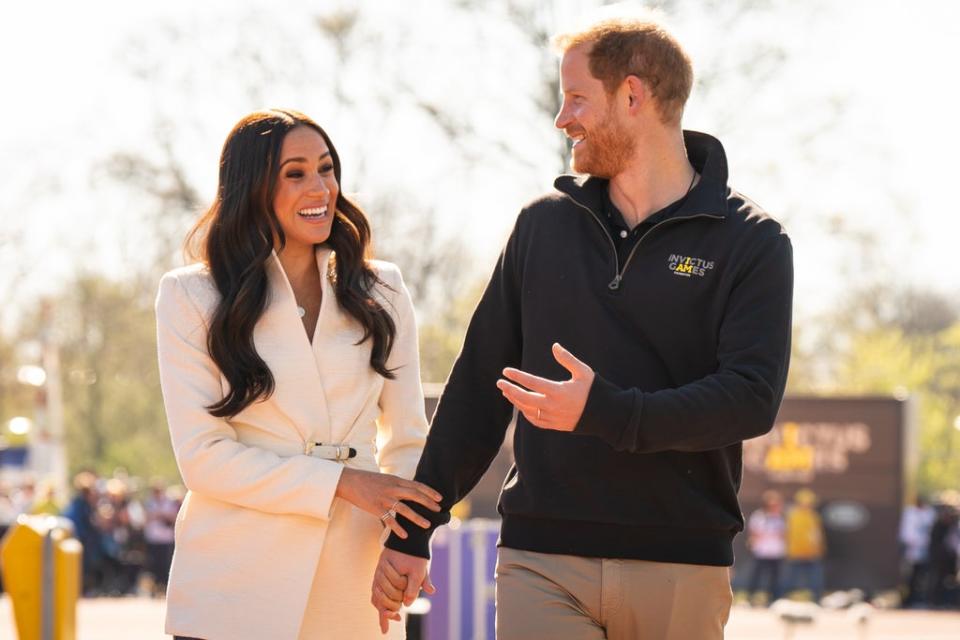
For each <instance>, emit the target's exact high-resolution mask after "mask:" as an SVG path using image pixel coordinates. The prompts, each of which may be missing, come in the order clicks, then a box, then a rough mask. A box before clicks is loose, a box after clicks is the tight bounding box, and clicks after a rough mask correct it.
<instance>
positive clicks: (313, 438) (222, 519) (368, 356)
mask: <svg viewBox="0 0 960 640" xmlns="http://www.w3.org/2000/svg"><path fill="white" fill-rule="evenodd" d="M369 242H370V228H369V225H368V223H367V220H366V218H365V217H364V214H363V212H362V211H361V210H360V209H359V208H358V207H357V206H356V205H355V204H353V203H352V202H351V201H350V200H349V199H347V198H346V197H345V196H343V195H342V194H341V193H340V159H339V157H338V156H337V152H336V149H334V146H333V144H332V143H331V141H330V138H329V137H328V136H327V134H326V133H325V132H324V131H323V129H321V128H320V127H319V126H318V125H317V124H316V123H314V122H313V121H311V120H310V119H309V118H307V117H306V116H304V115H303V114H300V113H296V112H293V111H281V110H270V111H262V112H256V113H252V114H250V115H248V116H247V117H245V118H243V119H242V120H241V121H240V122H239V123H237V125H236V126H235V127H234V128H233V130H232V131H231V132H230V134H229V136H228V137H227V140H226V142H225V143H224V147H223V152H222V155H221V159H220V181H219V186H218V189H217V197H216V201H215V202H214V204H213V206H212V207H211V208H210V209H209V210H208V211H207V212H206V214H205V215H203V216H202V217H201V219H200V221H199V222H198V223H197V225H196V226H195V227H194V229H193V231H192V232H191V234H190V236H188V249H189V248H190V247H193V249H194V250H193V251H192V255H194V256H195V257H198V258H200V262H199V263H198V264H194V265H192V266H188V267H184V268H181V269H176V270H174V271H171V272H170V273H168V274H166V275H165V276H164V277H163V279H162V281H161V283H160V293H159V296H158V298H157V325H158V348H159V359H160V378H161V384H162V387H163V396H164V403H165V405H166V410H167V419H168V421H169V425H170V434H171V438H172V441H173V447H174V452H175V454H176V458H177V464H178V465H179V468H180V472H181V475H182V476H183V480H184V483H185V484H186V485H187V487H188V489H190V492H189V493H188V494H187V496H186V498H185V500H184V503H183V507H182V508H181V510H180V514H179V516H178V519H177V523H176V551H175V553H174V558H173V566H172V569H171V573H170V579H169V587H168V593H167V623H166V630H167V632H168V633H172V634H174V635H175V636H180V637H192V638H203V639H204V640H220V639H230V640H238V639H243V638H250V639H254V638H255V639H257V640H261V639H263V638H275V639H279V640H282V639H291V640H292V639H294V638H351V639H353V638H380V637H382V636H381V635H380V631H379V626H378V618H377V612H376V611H375V610H374V609H373V607H371V606H370V604H369V593H370V591H369V589H370V582H371V579H372V577H373V571H374V569H375V567H376V562H377V558H378V556H379V552H380V539H381V538H382V537H384V536H385V535H386V531H385V528H389V529H391V530H393V531H395V532H396V533H397V535H400V536H405V535H406V534H405V532H404V531H403V529H402V528H401V527H400V525H399V524H398V523H397V520H396V515H397V514H401V515H403V516H406V517H407V518H409V519H411V521H412V522H414V523H415V524H417V525H419V526H423V527H426V526H427V525H428V523H427V521H426V520H424V519H423V518H422V517H420V516H418V515H417V514H415V513H414V512H413V511H412V509H410V508H409V507H407V506H406V505H405V504H403V503H402V502H400V501H401V500H412V501H414V502H417V503H419V504H422V505H424V506H426V507H428V508H430V509H433V510H439V506H438V501H439V499H440V496H439V495H437V494H436V492H434V491H433V490H432V489H430V488H429V487H427V486H425V485H422V484H419V483H414V482H412V481H409V480H405V479H403V478H409V477H411V476H412V475H413V471H414V468H415V466H416V463H417V460H418V459H419V456H420V451H421V448H422V446H423V442H424V438H425V436H426V431H427V422H426V417H425V415H424V406H423V395H422V391H421V387H420V371H419V362H418V359H417V339H416V336H417V331H416V326H415V322H414V315H413V307H412V305H411V302H410V297H409V294H408V293H407V290H406V288H405V287H404V284H403V281H402V279H401V277H400V273H399V272H398V271H397V268H396V267H395V266H393V265H391V264H388V263H385V262H378V261H373V260H368V259H367V250H368V246H369ZM400 634H401V637H402V632H400Z"/></svg>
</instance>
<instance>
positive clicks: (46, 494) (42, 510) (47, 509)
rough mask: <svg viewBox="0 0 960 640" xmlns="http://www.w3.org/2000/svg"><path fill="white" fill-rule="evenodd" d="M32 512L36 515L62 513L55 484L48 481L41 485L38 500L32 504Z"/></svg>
mask: <svg viewBox="0 0 960 640" xmlns="http://www.w3.org/2000/svg"><path fill="white" fill-rule="evenodd" d="M30 513H32V514H34V515H48V516H57V515H60V503H59V502H58V501H57V490H56V488H55V487H54V486H53V484H51V483H49V482H47V483H43V484H41V485H40V491H39V492H38V493H37V497H36V500H34V501H33V504H32V505H30Z"/></svg>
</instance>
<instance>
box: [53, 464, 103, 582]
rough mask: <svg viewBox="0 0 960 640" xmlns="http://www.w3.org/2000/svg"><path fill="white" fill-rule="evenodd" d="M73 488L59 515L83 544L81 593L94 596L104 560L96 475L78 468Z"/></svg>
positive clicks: (101, 580)
mask: <svg viewBox="0 0 960 640" xmlns="http://www.w3.org/2000/svg"><path fill="white" fill-rule="evenodd" d="M73 489H74V494H73V498H72V499H71V500H70V502H69V503H68V504H67V506H66V508H65V509H64V510H63V514H62V515H63V517H65V518H67V519H68V520H70V522H71V523H73V535H74V537H75V538H76V539H77V540H79V541H80V544H82V545H83V560H82V562H83V564H82V568H83V594H84V595H95V594H96V593H98V592H99V588H100V585H101V584H102V583H103V577H104V573H105V564H104V563H105V562H106V557H105V555H104V548H103V534H102V533H101V530H100V528H99V527H98V525H97V509H98V502H99V495H98V492H97V476H96V475H95V474H94V473H92V472H90V471H81V472H80V473H78V474H77V475H76V476H74V478H73Z"/></svg>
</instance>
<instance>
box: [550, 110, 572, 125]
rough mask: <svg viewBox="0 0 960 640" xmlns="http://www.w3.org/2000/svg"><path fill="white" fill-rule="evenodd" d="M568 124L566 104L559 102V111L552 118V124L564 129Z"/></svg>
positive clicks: (568, 116) (568, 114) (568, 117)
mask: <svg viewBox="0 0 960 640" xmlns="http://www.w3.org/2000/svg"><path fill="white" fill-rule="evenodd" d="M568 124H570V113H569V111H568V109H567V105H566V104H561V105H560V111H558V112H557V117H556V118H554V119H553V126H555V127H556V128H557V129H566V128H567V125H568Z"/></svg>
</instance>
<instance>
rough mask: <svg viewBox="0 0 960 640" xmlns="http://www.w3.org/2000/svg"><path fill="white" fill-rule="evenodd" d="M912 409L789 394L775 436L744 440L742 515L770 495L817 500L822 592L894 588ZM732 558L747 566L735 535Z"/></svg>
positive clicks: (882, 400) (895, 402) (880, 400)
mask: <svg viewBox="0 0 960 640" xmlns="http://www.w3.org/2000/svg"><path fill="white" fill-rule="evenodd" d="M910 406H911V405H910V403H909V402H908V401H906V400H900V399H895V398H889V397H860V398H820V397H789V398H786V399H785V400H784V401H783V406H782V407H781V408H780V413H779V415H778V417H777V423H776V425H775V426H774V428H773V430H772V431H771V432H770V433H769V434H767V435H766V436H763V437H761V438H755V439H753V440H749V441H747V442H745V443H744V447H743V485H742V486H741V489H740V504H741V507H742V509H743V512H744V513H745V514H748V515H749V514H750V513H751V512H752V511H753V510H754V509H756V508H757V507H759V506H760V496H761V494H762V493H763V492H764V491H765V490H767V489H776V490H778V491H780V492H781V493H782V494H783V495H784V497H785V498H786V499H787V501H788V503H789V500H790V498H791V497H792V496H793V494H794V493H795V492H796V491H797V490H798V489H800V488H808V489H811V490H812V491H813V492H814V493H816V494H817V496H818V498H819V506H818V511H819V512H820V515H821V516H822V518H823V526H824V530H825V533H826V541H827V555H826V558H825V559H824V569H825V574H826V575H825V581H826V589H827V590H828V591H830V590H835V589H852V588H859V589H863V590H864V591H866V592H868V593H874V592H877V591H885V590H888V589H896V588H897V585H898V584H899V583H900V579H901V576H900V553H899V545H898V541H897V532H898V528H899V522H900V512H901V509H902V506H903V504H904V486H905V481H906V477H907V476H906V472H907V468H908V466H909V463H910V462H911V458H912V455H913V454H912V441H913V438H912V437H911V430H912V427H911V422H912V421H911V419H910ZM735 553H736V558H737V563H736V565H735V570H736V569H740V568H744V569H745V568H746V567H748V566H749V564H748V563H749V561H750V553H749V551H747V549H746V537H745V536H742V535H741V536H738V537H737V540H736V547H735ZM737 573H739V574H740V575H738V576H737V578H741V577H742V575H743V574H745V573H746V572H745V571H738V572H737ZM739 581H740V580H738V579H735V583H739Z"/></svg>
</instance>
